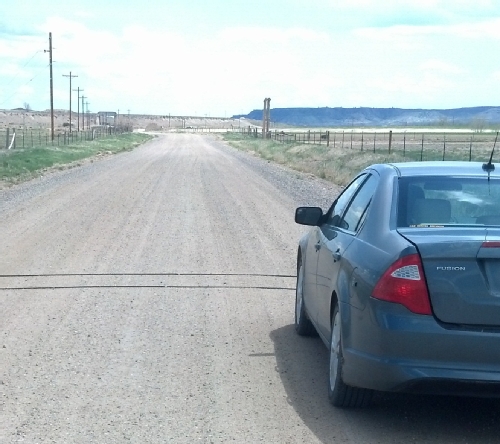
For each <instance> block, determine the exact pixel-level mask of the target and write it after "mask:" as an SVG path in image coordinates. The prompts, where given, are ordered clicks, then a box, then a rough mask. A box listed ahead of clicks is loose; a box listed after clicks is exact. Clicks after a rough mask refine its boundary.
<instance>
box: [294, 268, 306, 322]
mask: <svg viewBox="0 0 500 444" xmlns="http://www.w3.org/2000/svg"><path fill="white" fill-rule="evenodd" d="M303 280H304V273H303V267H302V264H300V267H299V275H298V279H297V295H296V298H295V323H296V324H298V323H299V322H300V316H301V314H302V303H303V295H302V283H303Z"/></svg>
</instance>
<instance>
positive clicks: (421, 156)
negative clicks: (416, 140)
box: [420, 133, 424, 162]
mask: <svg viewBox="0 0 500 444" xmlns="http://www.w3.org/2000/svg"><path fill="white" fill-rule="evenodd" d="M423 158H424V133H422V148H421V149H420V162H422V160H423Z"/></svg>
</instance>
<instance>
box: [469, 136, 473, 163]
mask: <svg viewBox="0 0 500 444" xmlns="http://www.w3.org/2000/svg"><path fill="white" fill-rule="evenodd" d="M473 137H474V136H473V135H472V136H470V144H469V162H470V161H471V160H472V138H473Z"/></svg>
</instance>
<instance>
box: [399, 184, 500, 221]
mask: <svg viewBox="0 0 500 444" xmlns="http://www.w3.org/2000/svg"><path fill="white" fill-rule="evenodd" d="M398 195H399V198H398V226H399V227H429V226H431V227H435V226H444V225H479V226H485V225H486V226H488V225H489V226H491V225H493V226H500V180H499V179H490V180H489V181H488V178H487V177H484V178H482V177H481V178H470V177H467V178H463V177H442V176H439V177H437V176H427V177H422V176H419V177H402V178H400V179H399V194H398Z"/></svg>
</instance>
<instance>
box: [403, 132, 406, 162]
mask: <svg viewBox="0 0 500 444" xmlns="http://www.w3.org/2000/svg"><path fill="white" fill-rule="evenodd" d="M403 157H406V133H404V136H403Z"/></svg>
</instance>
